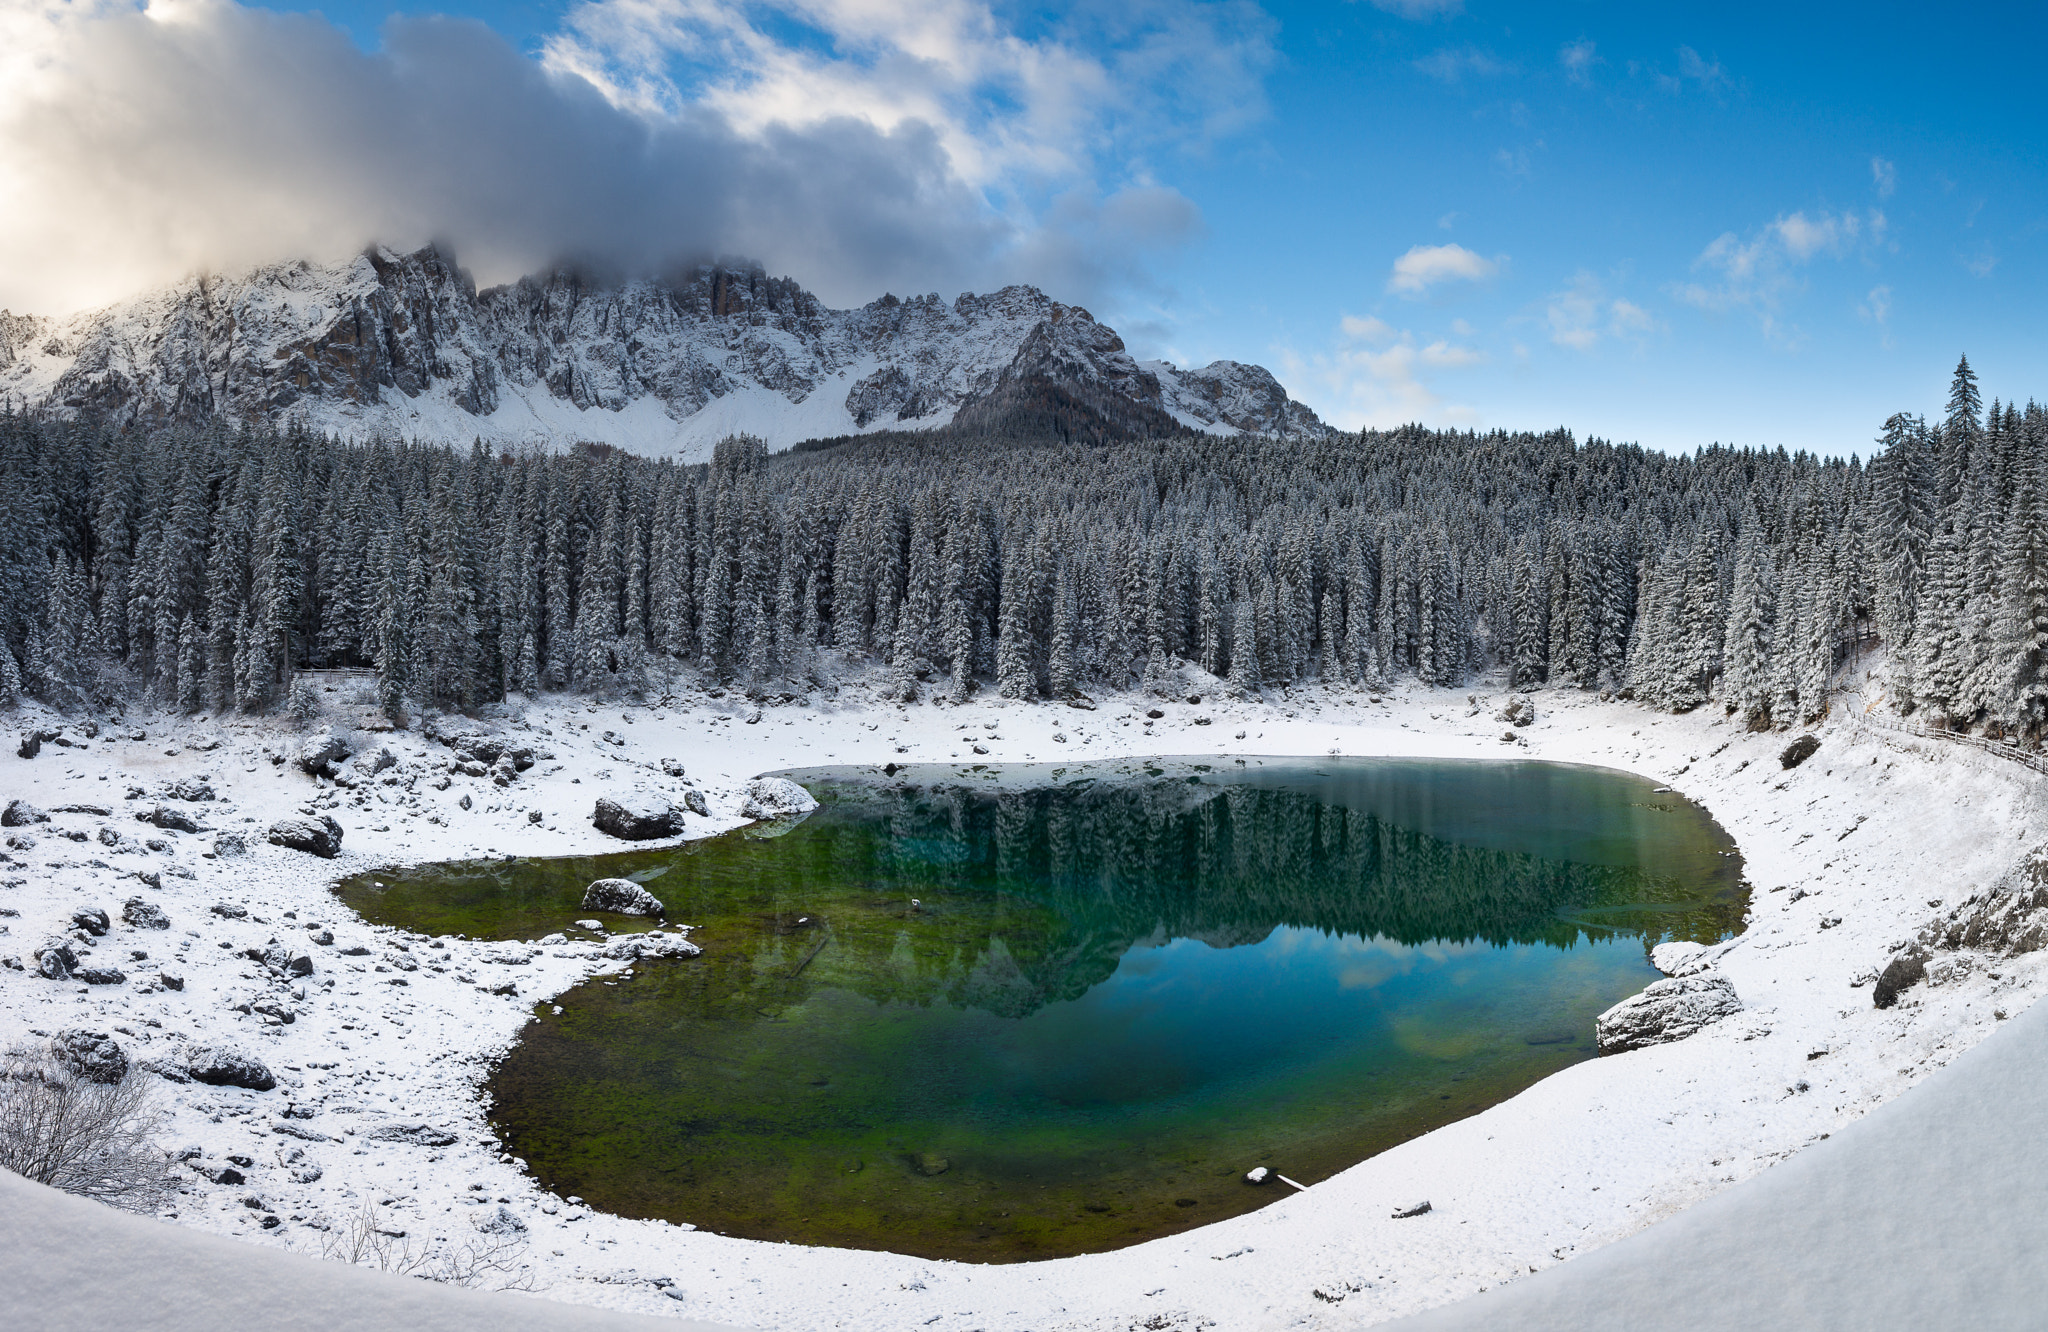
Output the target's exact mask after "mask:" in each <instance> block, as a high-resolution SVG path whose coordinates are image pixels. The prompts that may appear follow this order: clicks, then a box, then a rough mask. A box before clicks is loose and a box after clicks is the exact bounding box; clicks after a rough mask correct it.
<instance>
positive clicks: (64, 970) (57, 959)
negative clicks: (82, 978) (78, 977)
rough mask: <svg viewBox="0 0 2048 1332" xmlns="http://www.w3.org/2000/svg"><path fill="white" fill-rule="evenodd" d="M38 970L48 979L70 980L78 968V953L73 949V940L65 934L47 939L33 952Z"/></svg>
mask: <svg viewBox="0 0 2048 1332" xmlns="http://www.w3.org/2000/svg"><path fill="white" fill-rule="evenodd" d="M33 956H34V959H35V964H36V970H37V972H39V973H41V975H42V976H44V977H45V978H46V979H48V980H55V981H61V980H70V979H71V974H72V973H73V972H74V971H76V970H77V969H78V954H77V953H75V952H73V951H72V949H71V941H70V940H69V939H67V938H65V937H64V936H63V935H61V934H60V935H56V936H54V937H52V938H50V939H48V940H46V941H45V942H44V943H43V944H42V946H41V947H39V948H37V949H36V950H35V953H34V954H33Z"/></svg>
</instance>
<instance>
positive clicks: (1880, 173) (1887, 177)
mask: <svg viewBox="0 0 2048 1332" xmlns="http://www.w3.org/2000/svg"><path fill="white" fill-rule="evenodd" d="M1870 183H1871V184H1872V185H1874V186H1876V187H1877V197H1878V198H1880V199H1889V198H1891V197H1892V191H1893V190H1896V189H1897V188H1899V168H1898V166H1897V165H1896V164H1895V163H1892V162H1889V161H1887V160H1885V159H1884V158H1882V157H1873V158H1871V159H1870Z"/></svg>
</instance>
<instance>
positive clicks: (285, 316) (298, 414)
mask: <svg viewBox="0 0 2048 1332" xmlns="http://www.w3.org/2000/svg"><path fill="white" fill-rule="evenodd" d="M1035 375H1043V376H1048V377H1050V378H1053V379H1056V380H1061V381H1065V382H1071V383H1077V384H1081V385H1084V386H1087V387H1089V388H1091V389H1094V390H1101V391H1104V392H1107V393H1110V394H1113V395H1119V396H1121V397H1123V398H1126V399H1128V400H1130V401H1132V402H1135V403H1142V404H1144V405H1146V406H1150V407H1153V408H1157V409H1158V410H1160V411H1163V412H1165V413H1166V414H1168V415H1169V416H1171V417H1173V418H1174V419H1175V420H1177V421H1179V422H1180V423H1181V424H1183V425H1186V426H1189V427H1191V428H1193V429H1197V430H1204V431H1209V432H1211V433H1216V434H1223V435H1234V434H1237V433H1239V432H1241V431H1258V432H1266V433H1273V434H1281V435H1288V436H1320V435H1324V434H1327V433H1329V431H1328V428H1327V427H1326V426H1324V425H1323V423H1322V422H1321V421H1320V420H1318V419H1317V418H1316V415H1315V413H1314V412H1312V411H1310V410H1309V409H1308V408H1307V407H1304V406H1302V405H1301V404H1300V403H1298V402H1295V401H1293V400H1292V399H1290V398H1289V397H1288V396H1287V391H1286V390H1285V389H1284V388H1282V387H1281V385H1280V384H1279V382H1278V381H1277V380H1275V379H1274V378H1273V376H1272V375H1271V374H1270V373H1269V372H1267V371H1266V370H1265V369H1263V368H1261V367H1259V366H1256V365H1245V364H1241V363H1239V362H1236V361H1216V362H1214V363H1212V364H1210V365H1208V366H1205V367H1200V368H1194V367H1189V368H1185V369H1183V368H1180V367H1176V366H1174V365H1172V364H1171V363H1169V362H1166V361H1146V362H1144V363H1142V364H1141V363H1139V362H1138V361H1136V360H1134V359H1133V358H1132V357H1131V355H1130V354H1129V353H1128V352H1127V351H1126V350H1125V348H1124V344H1123V340H1122V339H1121V338H1119V337H1118V336H1117V334H1116V332H1115V330H1114V329H1111V328H1109V327H1108V326H1106V325H1104V324H1100V323H1098V322H1096V320H1095V318H1094V317H1093V316H1092V315H1091V314H1089V312H1088V311H1087V310H1085V309H1082V308H1081V307H1079V306H1074V305H1066V304H1062V303H1061V302H1059V301H1056V300H1054V299H1052V298H1051V297H1049V296H1047V295H1046V294H1045V293H1043V292H1041V291H1039V290H1038V289H1036V288H1034V287H1024V286H1012V287H1005V288H1003V289H1002V290H1000V291H996V292H991V293H988V294H986V295H975V294H973V293H964V294H962V295H961V296H960V297H959V298H958V299H956V300H954V301H952V302H950V303H949V302H947V301H944V300H942V299H940V297H939V296H938V295H937V293H932V294H929V295H924V296H914V297H911V298H910V299H908V300H898V299H897V298H895V297H894V296H885V297H883V298H881V299H879V300H876V301H872V302H870V303H869V304H867V305H865V306H862V307H860V308H859V309H854V310H833V309H829V308H827V307H825V306H823V305H822V304H820V303H819V302H818V300H817V298H815V297H814V296H812V295H811V294H810V293H809V292H806V291H804V290H803V289H802V288H801V287H799V286H797V285H796V283H794V282H791V281H789V280H787V279H781V278H770V277H768V276H767V275H766V274H765V273H763V272H761V271H760V270H759V269H758V268H751V267H745V266H734V265H729V264H727V265H704V266H701V267H698V268H695V269H690V270H686V271H684V272H682V273H679V274H676V275H673V276H671V277H669V278H665V279H662V280H653V279H634V280H630V281H625V282H620V283H616V284H607V283H599V282H593V281H591V280H590V279H588V278H587V277H585V276H584V275H581V274H578V273H576V272H573V271H566V270H565V271H560V272H555V273H547V274H540V275H536V276H534V277H529V278H525V279H522V280H521V281H519V282H516V283H513V284H511V285H508V286H504V287H496V288H491V289H488V290H485V291H482V292H479V291H477V290H476V287H475V285H474V284H473V283H472V282H471V281H470V279H469V276H468V274H467V273H465V272H463V271H462V270H460V269H459V268H457V267H456V266H455V265H454V263H453V261H452V260H451V259H450V258H448V257H447V256H446V255H444V254H443V253H442V252H440V251H439V250H436V249H434V248H432V247H429V248H427V249H423V250H419V251H417V252H414V253H411V254H401V253H397V252H394V251H391V250H388V249H384V248H382V247H372V248H371V249H369V250H367V251H365V252H364V253H363V254H361V255H358V256H356V257H355V258H354V259H353V260H350V261H348V262H346V263H341V264H314V263H308V262H297V263H288V264H274V265H268V266H265V267H261V268H257V269H254V270H252V271H250V272H247V273H241V274H233V275H226V276H199V277H194V278H191V279H188V280H187V281H185V282H182V283H178V284H175V285H173V286H169V287H165V288H162V289H160V290H157V291H153V292H148V293H145V294H142V295H140V296H137V297H135V298H133V299H131V300H127V301H123V302H119V303H117V304H115V305H111V306H108V307H105V308H104V309H99V310H92V311H86V312H84V313H80V314H76V315H72V316H69V317H63V318H45V317H40V316H26V315H23V316H15V315H10V314H8V313H7V312H6V311H0V405H6V406H12V407H16V408H24V407H25V408H28V409H31V410H38V411H50V412H55V413H57V414H60V415H64V414H76V413H79V412H85V411H91V412H96V413H100V414H103V415H105V416H107V417H108V418H110V419H112V420H113V421H115V422H117V423H123V424H125V423H143V424H150V423H156V422H162V421H166V420H173V419H198V418H203V417H205V416H208V415H212V414H216V413H219V414H224V415H226V416H228V417H229V418H231V419H244V420H263V421H270V422H274V423H277V424H280V425H282V424H286V423H288V422H294V421H296V422H300V423H303V424H305V425H307V426H309V427H311V428H313V429H315V430H320V431H327V432H331V433H334V434H338V435H341V436H345V437H352V438H362V437H364V436H368V435H379V436H383V437H387V438H406V439H415V438H416V439H424V440H430V441H452V442H455V443H457V444H467V443H469V442H470V441H471V440H473V439H481V440H483V441H485V442H486V443H489V444H491V445H493V446H496V447H500V448H533V449H548V448H559V447H561V446H562V445H563V444H564V443H565V442H585V443H603V444H609V445H611V446H613V447H616V448H621V449H625V450H627V451H629V452H632V453H637V454H641V455H643V456H647V457H674V458H677V459H680V460H682V461H684V462H701V461H704V460H705V459H707V458H708V457H709V456H710V454H711V448H712V446H713V445H714V444H715V443H716V442H717V441H718V440H720V439H723V438H725V437H727V436H729V435H735V434H752V435H758V436H760V437H761V438H763V439H764V440H766V441H767V442H768V444H769V445H770V446H771V447H786V446H788V445H790V444H794V443H796V442H798V441H800V440H806V439H817V438H829V437H836V436H841V435H853V434H861V433H864V432H868V431H876V430H887V429H925V428H930V427H935V426H941V425H945V424H946V423H948V422H950V421H951V420H952V419H953V418H954V416H955V415H957V414H958V413H959V412H960V410H961V409H962V408H963V407H966V406H968V405H970V404H971V403H973V402H975V401H976V400H978V399H980V398H982V397H984V396H986V395H987V394H989V393H991V392H993V391H994V390H996V389H997V388H998V387H1000V386H1001V385H1003V384H1004V383H1006V382H1008V381H1010V380H1013V379H1017V378H1021V377H1028V376H1035Z"/></svg>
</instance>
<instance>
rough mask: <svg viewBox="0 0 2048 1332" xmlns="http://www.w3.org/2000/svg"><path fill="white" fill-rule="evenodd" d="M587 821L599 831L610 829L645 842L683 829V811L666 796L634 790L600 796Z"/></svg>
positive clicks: (623, 835)
mask: <svg viewBox="0 0 2048 1332" xmlns="http://www.w3.org/2000/svg"><path fill="white" fill-rule="evenodd" d="M590 821H591V822H592V823H594V824H596V825H597V830H598V831H599V832H601V833H609V834H611V835H612V836H613V837H618V838H622V839H624V840H625V841H628V842H646V841H652V840H653V839H655V838H658V837H674V836H675V835H676V834H678V833H680V832H681V831H682V830H683V811H682V810H680V809H678V808H676V807H675V806H674V805H673V804H671V803H670V802H669V800H668V798H667V797H666V796H659V795H650V794H648V793H647V792H644V791H634V792H630V793H625V794H621V795H611V796H602V797H599V799H598V802H597V808H596V809H595V810H593V811H592V812H591V815H590Z"/></svg>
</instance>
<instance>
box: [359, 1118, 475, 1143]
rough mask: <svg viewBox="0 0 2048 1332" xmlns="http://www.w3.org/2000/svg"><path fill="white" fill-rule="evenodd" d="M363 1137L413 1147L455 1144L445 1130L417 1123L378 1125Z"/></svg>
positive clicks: (451, 1135) (454, 1140)
mask: <svg viewBox="0 0 2048 1332" xmlns="http://www.w3.org/2000/svg"><path fill="white" fill-rule="evenodd" d="M363 1136H364V1137H365V1138H368V1139H369V1140H370V1141H372V1142H402V1143H407V1144H409V1145H411V1146H414V1147H453V1146H454V1145H455V1142H456V1138H455V1135H454V1134H453V1133H451V1132H449V1131H448V1130H447V1129H444V1128H436V1127H434V1126H433V1125H432V1124H423V1123H420V1122H417V1121H412V1122H400V1123H394V1124H379V1125H378V1126H377V1127H375V1128H373V1129H371V1130H370V1131H369V1132H368V1133H365V1134H364V1135H363Z"/></svg>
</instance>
